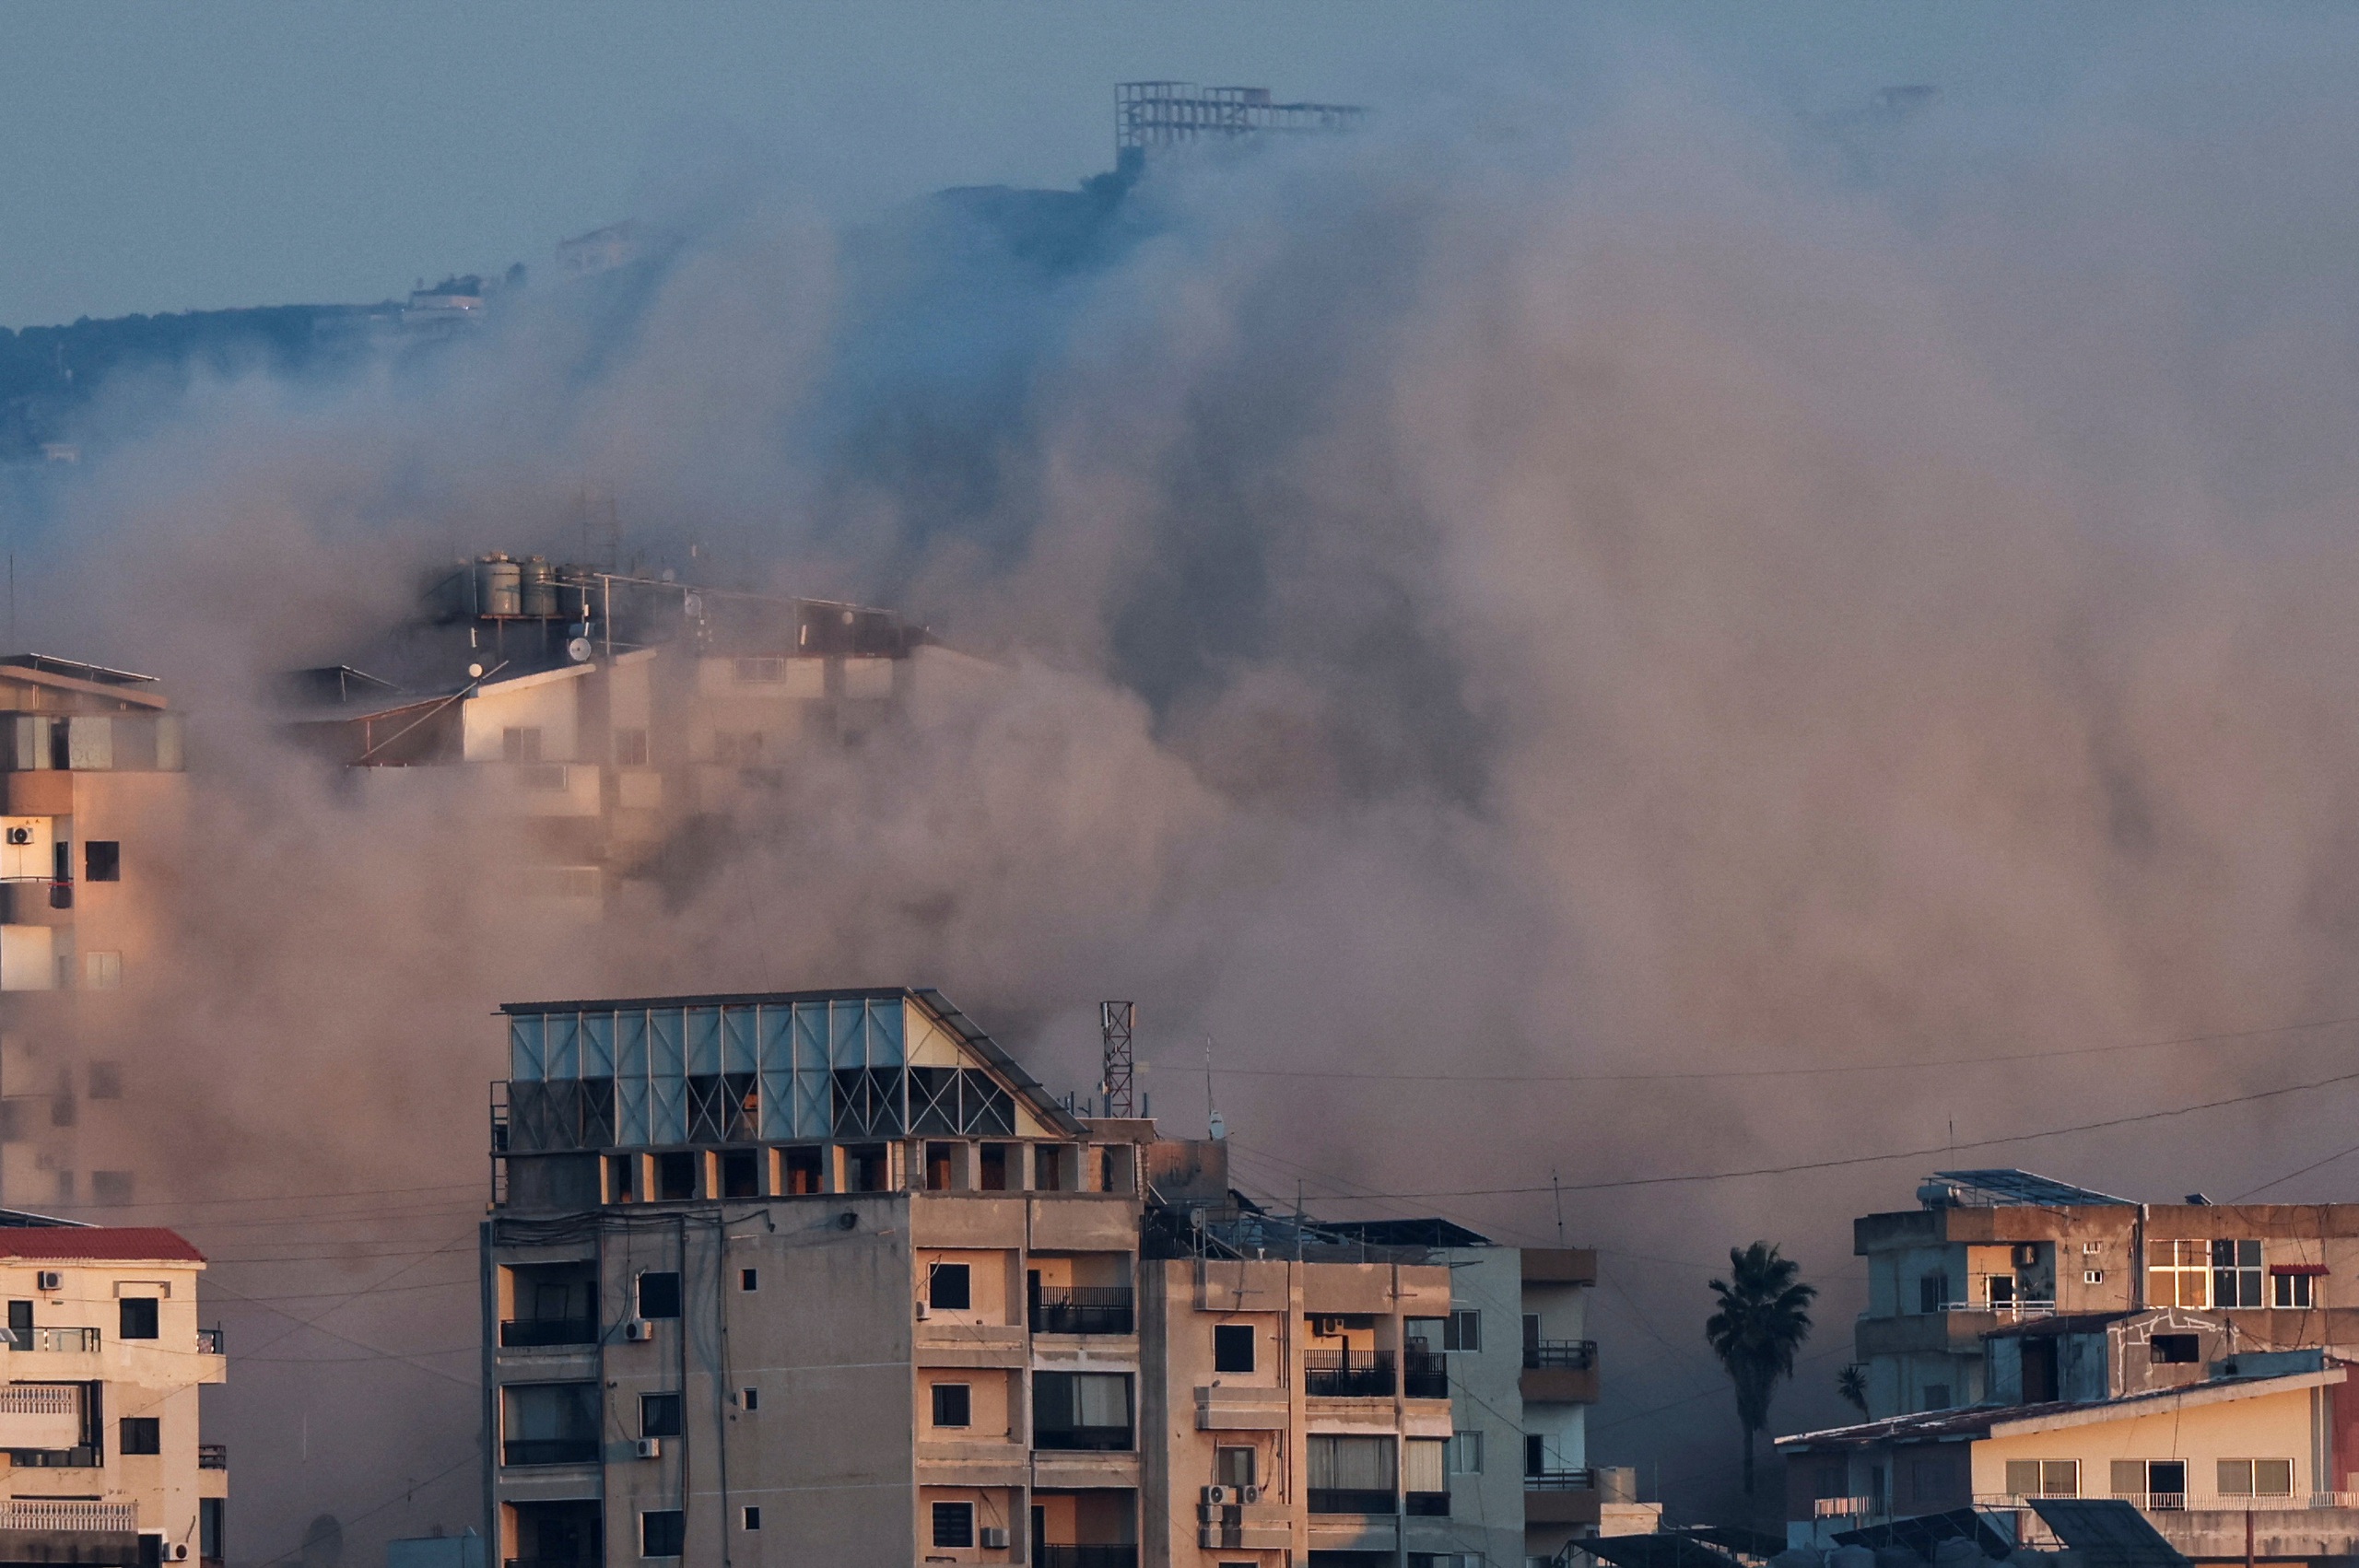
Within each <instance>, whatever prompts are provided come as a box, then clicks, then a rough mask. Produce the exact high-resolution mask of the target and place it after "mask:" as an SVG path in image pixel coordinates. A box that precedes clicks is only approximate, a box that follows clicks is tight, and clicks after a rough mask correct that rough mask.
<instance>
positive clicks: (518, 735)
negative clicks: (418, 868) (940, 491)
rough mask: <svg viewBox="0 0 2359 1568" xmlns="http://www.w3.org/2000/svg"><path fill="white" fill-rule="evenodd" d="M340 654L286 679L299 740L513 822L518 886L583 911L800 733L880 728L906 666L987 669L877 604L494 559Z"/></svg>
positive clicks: (942, 675) (367, 782)
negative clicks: (411, 617)
mask: <svg viewBox="0 0 2359 1568" xmlns="http://www.w3.org/2000/svg"><path fill="white" fill-rule="evenodd" d="M354 657H355V658H356V659H358V660H361V661H364V662H366V663H368V664H369V665H370V666H371V667H372V668H370V669H369V670H362V669H359V668H356V667H354V666H352V665H348V664H338V665H331V666H326V667H323V668H320V669H314V670H306V671H302V672H299V673H297V674H295V675H294V676H292V677H290V679H289V685H288V698H289V701H290V704H291V707H292V710H293V712H292V722H293V725H294V729H295V731H296V733H297V734H298V735H299V736H300V737H301V738H302V739H304V740H305V741H306V742H307V743H309V744H310V745H311V746H312V747H313V748H314V749H315V750H317V751H318V752H319V753H320V754H321V755H324V756H326V757H328V758H330V759H331V760H333V761H335V762H337V763H340V764H343V765H345V766H347V767H349V768H352V769H354V770H355V775H354V776H355V779H356V783H358V784H359V785H361V786H362V787H365V788H366V789H367V790H370V791H371V792H373V793H377V794H381V795H388V796H390V795H397V794H398V795H419V794H428V795H431V796H432V797H433V798H435V799H437V800H440V799H442V798H444V797H446V796H447V797H449V798H451V799H452V800H453V801H454V802H459V801H461V800H462V799H463V800H464V809H467V810H469V811H471V812H476V813H483V812H489V813H493V814H494V815H495V816H496V817H499V818H500V819H504V820H508V821H512V822H514V823H515V824H516V825H518V827H519V829H520V836H519V842H520V844H522V845H523V846H524V847H525V848H526V850H527V853H526V856H525V859H526V860H527V862H528V863H527V865H526V867H525V869H524V871H523V872H522V875H523V878H524V885H523V886H522V887H520V888H519V889H518V892H519V893H520V895H523V896H527V897H531V898H534V899H535V900H536V901H541V902H546V903H549V904H552V905H559V906H569V907H572V908H573V909H574V910H575V911H576V912H578V913H581V914H584V915H594V914H595V913H597V912H598V911H599V910H600V908H601V907H603V905H604V901H605V899H606V898H607V897H608V896H609V895H611V894H612V893H613V892H615V891H616V888H617V886H618V884H621V883H628V882H630V881H632V880H635V879H638V878H640V877H643V876H645V875H648V874H650V873H651V872H652V871H653V870H655V869H656V861H657V859H658V850H659V848H660V847H661V846H663V845H664V844H666V843H670V842H676V841H677V838H678V836H680V835H681V834H683V833H686V832H693V831H697V830H698V829H699V828H700V827H701V828H703V829H706V830H710V827H711V825H714V824H716V823H718V822H720V821H722V820H724V819H725V818H727V817H728V816H729V815H730V814H731V813H734V812H735V811H736V810H738V809H739V808H741V807H742V806H744V805H745V803H746V802H748V801H750V800H753V799H755V798H757V797H758V796H760V795H761V794H762V793H763V792H765V791H769V790H776V789H778V788H779V787H780V784H781V783H782V782H783V781H784V780H785V779H786V778H787V775H788V771H789V770H790V769H792V767H794V766H796V764H797V761H798V759H800V758H804V757H807V756H808V755H811V750H812V748H814V747H819V746H827V745H837V744H843V743H851V742H855V741H857V740H858V739H859V738H860V737H861V736H863V735H864V734H866V733H868V732H870V731H873V730H874V729H875V728H876V727H877V726H879V725H881V724H885V723H887V722H890V721H891V720H893V719H894V717H895V716H897V715H898V714H900V713H901V712H903V711H904V709H905V708H906V706H907V704H908V702H909V700H910V697H911V696H912V694H913V693H914V692H915V691H916V689H917V687H918V685H919V683H920V680H921V673H922V677H923V679H924V680H925V681H926V682H927V683H928V684H929V685H933V686H938V687H947V686H950V685H956V684H957V682H959V681H961V680H965V679H970V678H972V677H973V675H974V674H975V673H976V672H978V671H980V670H983V669H987V668H988V666H985V665H983V664H982V663H981V662H980V661H976V660H971V659H968V658H966V657H965V656H963V655H960V654H957V653H954V652H951V651H950V650H948V649H943V648H940V647H938V646H936V645H934V644H933V642H932V641H931V640H930V639H929V638H928V637H927V636H926V634H925V632H924V631H923V630H922V629H921V628H918V627H914V626H909V625H907V624H905V623H904V622H903V621H902V620H901V619H900V618H899V617H898V616H897V615H895V614H892V613H891V612H889V611H886V610H878V609H872V608H868V607H865V606H860V605H851V604H839V603H828V602H823V601H818V600H809V599H788V598H781V597H778V596H773V595H762V594H751V593H734V592H729V591H723V590H719V589H712V588H702V587H698V586H695V585H692V584H687V583H678V582H671V581H665V580H662V579H645V578H638V577H632V576H629V575H626V574H622V573H616V572H611V571H600V570H596V569H593V568H582V567H571V566H552V565H550V564H549V563H548V562H546V561H545V560H542V559H540V558H539V557H537V556H534V557H526V558H525V559H523V560H521V561H519V560H513V559H511V558H510V557H508V556H505V555H492V556H485V557H483V558H482V559H480V560H477V561H474V562H470V563H468V564H466V565H465V566H464V568H461V569H460V570H458V571H457V572H455V573H453V574H452V575H451V576H450V577H449V578H447V579H442V580H441V581H440V582H438V583H437V584H436V585H435V586H434V588H433V589H432V590H431V591H429V592H428V595H427V597H426V600H425V602H424V603H423V605H422V608H421V613H420V617H419V618H418V619H417V621H415V622H413V623H412V624H410V625H407V626H403V627H400V628H398V629H397V630H396V631H395V632H394V633H393V634H391V635H390V636H388V637H386V638H382V639H381V640H380V641H379V642H378V644H376V645H375V646H373V647H371V648H370V649H367V650H365V651H359V652H356V654H355V655H354ZM462 792H463V793H462Z"/></svg>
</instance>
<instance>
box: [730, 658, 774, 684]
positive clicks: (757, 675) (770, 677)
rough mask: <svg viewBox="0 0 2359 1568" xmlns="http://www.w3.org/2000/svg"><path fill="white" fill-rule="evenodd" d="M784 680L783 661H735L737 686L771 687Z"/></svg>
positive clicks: (771, 659)
mask: <svg viewBox="0 0 2359 1568" xmlns="http://www.w3.org/2000/svg"><path fill="white" fill-rule="evenodd" d="M784 679H786V661H785V660H783V659H777V658H768V659H740V660H739V661H737V684H738V685H741V686H758V685H774V684H776V683H777V682H780V681H782V680H784Z"/></svg>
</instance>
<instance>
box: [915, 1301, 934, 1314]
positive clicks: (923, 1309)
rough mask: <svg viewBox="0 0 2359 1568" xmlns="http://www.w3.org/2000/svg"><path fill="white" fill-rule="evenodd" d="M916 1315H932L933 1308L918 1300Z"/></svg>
mask: <svg viewBox="0 0 2359 1568" xmlns="http://www.w3.org/2000/svg"><path fill="white" fill-rule="evenodd" d="M918 1316H920V1317H931V1316H933V1308H932V1307H931V1306H928V1305H926V1304H925V1303H923V1302H920V1303H918Z"/></svg>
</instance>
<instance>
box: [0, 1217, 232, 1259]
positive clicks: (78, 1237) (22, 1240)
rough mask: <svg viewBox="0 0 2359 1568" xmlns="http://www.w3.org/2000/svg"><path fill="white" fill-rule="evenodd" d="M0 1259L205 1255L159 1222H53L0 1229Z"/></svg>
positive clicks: (153, 1257)
mask: <svg viewBox="0 0 2359 1568" xmlns="http://www.w3.org/2000/svg"><path fill="white" fill-rule="evenodd" d="M0 1258H33V1259H37V1260H40V1261H42V1262H59V1263H72V1262H93V1263H99V1262H118V1263H135V1262H137V1263H144V1262H149V1261H156V1262H172V1263H202V1262H204V1261H205V1254H203V1253H201V1252H199V1251H197V1249H196V1248H195V1247H194V1246H190V1245H189V1242H188V1240H187V1238H186V1237H184V1236H182V1235H181V1234H180V1233H179V1232H178V1231H171V1230H166V1229H165V1228H164V1227H163V1226H161V1225H90V1226H86V1227H85V1226H77V1227H74V1228H71V1229H68V1228H66V1227H63V1226H52V1225H24V1226H10V1227H6V1228H0Z"/></svg>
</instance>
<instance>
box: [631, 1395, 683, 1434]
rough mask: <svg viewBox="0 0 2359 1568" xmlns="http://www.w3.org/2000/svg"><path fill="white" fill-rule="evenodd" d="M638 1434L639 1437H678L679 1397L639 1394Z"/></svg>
mask: <svg viewBox="0 0 2359 1568" xmlns="http://www.w3.org/2000/svg"><path fill="white" fill-rule="evenodd" d="M639 1434H640V1436H641V1437H677V1436H679V1435H680V1396H678V1395H677V1394H641V1395H640V1397H639Z"/></svg>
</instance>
